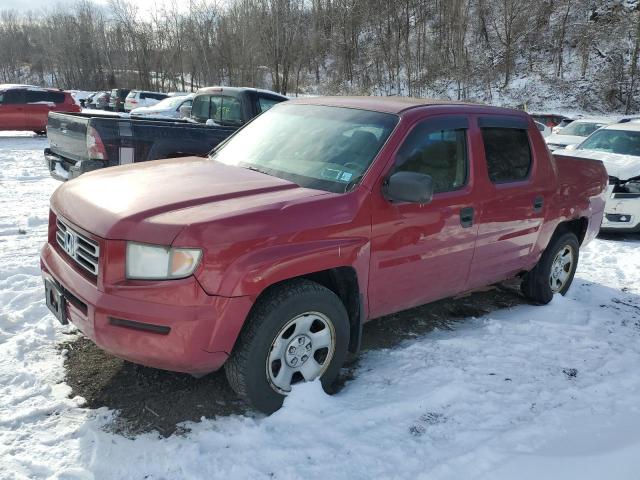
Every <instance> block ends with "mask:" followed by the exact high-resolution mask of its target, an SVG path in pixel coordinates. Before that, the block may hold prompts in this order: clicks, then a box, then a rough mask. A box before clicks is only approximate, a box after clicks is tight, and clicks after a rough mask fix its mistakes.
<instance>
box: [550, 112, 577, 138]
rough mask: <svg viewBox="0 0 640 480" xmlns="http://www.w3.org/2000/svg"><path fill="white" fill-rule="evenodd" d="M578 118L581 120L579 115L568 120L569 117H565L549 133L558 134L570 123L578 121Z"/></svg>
mask: <svg viewBox="0 0 640 480" xmlns="http://www.w3.org/2000/svg"><path fill="white" fill-rule="evenodd" d="M579 118H581V115H579V116H577V117H575V118H569V117H565V118H563V119H562V120H561V121H560V123H558V124H557V125H556V126H555V127H553V128H552V129H551V133H554V134H555V133H560V130H562V129H563V128H564V127H566V126H567V125H569V124H570V123H571V122H573V121H575V120H578V119H579Z"/></svg>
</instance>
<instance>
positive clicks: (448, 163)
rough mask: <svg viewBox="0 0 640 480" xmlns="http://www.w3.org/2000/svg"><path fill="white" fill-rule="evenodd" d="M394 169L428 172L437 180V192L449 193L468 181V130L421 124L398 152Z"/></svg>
mask: <svg viewBox="0 0 640 480" xmlns="http://www.w3.org/2000/svg"><path fill="white" fill-rule="evenodd" d="M394 171H396V172H398V171H400V172H416V173H424V174H426V175H429V176H430V177H431V180H432V181H433V192H434V193H441V192H449V191H452V190H457V189H459V188H461V187H463V186H464V185H465V184H466V182H467V171H468V159H467V131H466V129H463V128H460V129H449V130H434V129H433V124H432V123H430V124H423V125H418V126H417V127H416V128H414V129H413V131H412V132H411V133H410V134H409V137H408V138H407V139H406V140H405V142H404V143H403V144H402V147H400V150H399V151H398V155H397V156H396V166H395V169H394Z"/></svg>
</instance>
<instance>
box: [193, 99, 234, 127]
mask: <svg viewBox="0 0 640 480" xmlns="http://www.w3.org/2000/svg"><path fill="white" fill-rule="evenodd" d="M191 116H192V117H193V118H195V119H196V120H197V121H199V122H206V121H207V120H209V119H211V120H213V121H214V122H215V123H217V124H219V125H230V126H240V125H242V124H243V123H244V119H243V115H242V103H241V102H240V100H239V99H238V98H236V97H232V96H229V95H215V94H213V95H206V94H205V95H198V96H197V97H196V98H194V99H193V107H192V110H191Z"/></svg>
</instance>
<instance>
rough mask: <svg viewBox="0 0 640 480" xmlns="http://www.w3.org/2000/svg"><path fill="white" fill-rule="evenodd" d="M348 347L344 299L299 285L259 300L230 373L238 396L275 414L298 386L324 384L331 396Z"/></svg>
mask: <svg viewBox="0 0 640 480" xmlns="http://www.w3.org/2000/svg"><path fill="white" fill-rule="evenodd" d="M348 344H349V318H348V315H347V312H346V309H345V307H344V305H343V304H342V302H341V300H340V298H338V296H337V295H336V294H335V293H333V292H332V291H331V290H329V289H328V288H325V287H323V286H322V285H319V284H317V283H315V282H311V281H309V280H296V281H293V282H289V283H286V284H283V285H281V286H278V287H276V288H274V289H272V290H270V291H268V292H267V293H265V295H264V296H263V297H262V298H260V300H258V303H257V304H256V305H255V307H254V309H253V310H252V313H251V314H250V316H249V318H248V319H247V324H246V325H245V327H244V328H243V330H242V332H241V334H240V337H239V338H238V341H237V343H236V346H235V347H234V350H233V352H232V354H231V357H230V358H229V360H228V361H227V362H226V364H225V372H226V374H227V379H228V380H229V384H230V385H231V387H232V388H233V389H234V390H235V391H236V393H238V395H240V396H241V397H243V398H244V399H245V400H247V401H248V402H249V403H250V404H251V405H253V406H254V407H255V408H256V409H258V410H260V411H262V412H264V413H273V412H274V411H276V410H278V409H279V408H280V407H281V406H282V402H283V400H284V397H285V396H286V395H287V394H288V393H290V392H291V388H292V386H293V385H295V384H296V383H299V382H308V381H312V380H315V379H316V378H320V380H321V382H322V386H323V388H324V389H325V391H327V392H330V391H331V389H332V386H333V384H334V382H335V380H336V379H337V378H338V374H339V373H340V368H341V367H342V365H343V363H344V360H345V358H346V355H347V346H348Z"/></svg>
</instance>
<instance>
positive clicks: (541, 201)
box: [533, 195, 544, 213]
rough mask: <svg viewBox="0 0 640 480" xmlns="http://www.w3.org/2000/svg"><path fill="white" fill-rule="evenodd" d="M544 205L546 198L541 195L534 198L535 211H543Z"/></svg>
mask: <svg viewBox="0 0 640 480" xmlns="http://www.w3.org/2000/svg"><path fill="white" fill-rule="evenodd" d="M543 205H544V198H543V197H542V196H541V195H538V196H537V197H536V198H535V199H534V200H533V211H534V212H536V213H538V212H541V211H542V207H543Z"/></svg>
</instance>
